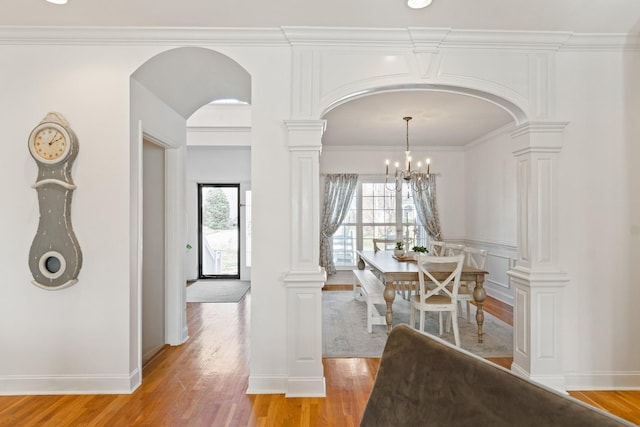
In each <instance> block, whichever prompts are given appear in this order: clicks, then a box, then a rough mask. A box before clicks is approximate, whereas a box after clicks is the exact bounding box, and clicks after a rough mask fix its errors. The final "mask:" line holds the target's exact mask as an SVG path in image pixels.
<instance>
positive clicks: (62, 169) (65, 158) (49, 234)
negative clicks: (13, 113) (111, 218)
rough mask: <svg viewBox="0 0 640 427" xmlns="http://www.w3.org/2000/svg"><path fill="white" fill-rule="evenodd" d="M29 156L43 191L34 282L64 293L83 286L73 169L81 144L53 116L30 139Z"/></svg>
mask: <svg viewBox="0 0 640 427" xmlns="http://www.w3.org/2000/svg"><path fill="white" fill-rule="evenodd" d="M29 152H30V153H31V156H32V157H33V159H34V160H35V161H36V164H37V165H38V178H37V179H36V183H35V184H33V185H32V187H33V188H35V189H36V191H37V192H38V204H39V209H40V220H39V223H38V231H37V232H36V236H35V237H34V239H33V242H32V243H31V249H30V251H29V269H30V270H31V274H32V276H33V280H32V281H31V283H33V284H34V285H36V286H38V287H40V288H43V289H51V290H53V289H63V288H66V287H69V286H71V285H73V284H75V283H77V281H78V273H79V272H80V268H81V267H82V251H81V250H80V245H79V244H78V240H77V239H76V235H75V233H74V232H73V228H72V226H71V198H72V195H73V190H75V188H76V186H75V185H74V183H73V179H72V178H71V166H72V165H73V161H74V160H75V158H76V156H77V155H78V139H77V138H76V136H75V134H74V132H73V130H71V128H70V127H69V125H68V124H67V121H66V120H65V119H64V117H62V115H61V114H59V113H55V112H52V113H48V114H47V115H46V117H45V118H44V119H42V121H41V122H40V123H39V124H38V125H37V126H36V127H35V128H34V129H33V130H32V131H31V134H30V135H29Z"/></svg>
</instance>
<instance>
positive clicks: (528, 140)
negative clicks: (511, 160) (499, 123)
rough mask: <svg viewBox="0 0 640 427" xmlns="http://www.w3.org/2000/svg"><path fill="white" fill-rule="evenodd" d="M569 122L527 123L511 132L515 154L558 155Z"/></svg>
mask: <svg viewBox="0 0 640 427" xmlns="http://www.w3.org/2000/svg"><path fill="white" fill-rule="evenodd" d="M568 124H569V122H552V121H534V122H526V123H523V124H521V125H520V126H517V127H516V128H515V129H513V130H512V131H511V138H512V140H513V154H514V155H516V156H519V155H523V154H529V153H533V152H538V153H558V152H560V150H561V149H562V133H563V132H564V129H565V128H566V127H567V125H568Z"/></svg>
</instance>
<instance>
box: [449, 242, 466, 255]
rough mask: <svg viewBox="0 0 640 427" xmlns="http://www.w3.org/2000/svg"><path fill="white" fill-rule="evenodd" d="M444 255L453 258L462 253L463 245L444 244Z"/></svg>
mask: <svg viewBox="0 0 640 427" xmlns="http://www.w3.org/2000/svg"><path fill="white" fill-rule="evenodd" d="M445 249H446V255H447V256H454V255H460V254H461V253H464V245H461V244H458V243H445Z"/></svg>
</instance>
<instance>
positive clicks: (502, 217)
mask: <svg viewBox="0 0 640 427" xmlns="http://www.w3.org/2000/svg"><path fill="white" fill-rule="evenodd" d="M511 127H512V125H508V126H505V127H504V128H501V129H499V130H497V131H495V132H492V133H491V134H490V135H486V136H485V137H484V138H482V139H481V140H478V141H475V142H473V143H471V144H469V146H468V147H467V150H466V152H465V169H466V172H467V174H466V181H465V184H464V186H465V190H464V191H465V196H464V197H465V200H466V211H465V224H466V230H467V235H466V236H465V238H464V243H465V244H467V245H469V246H473V247H476V248H479V249H485V250H487V252H488V256H487V264H486V270H487V271H488V272H489V275H488V276H487V277H486V279H485V288H486V290H487V294H488V295H491V296H492V297H494V298H497V299H499V300H500V301H503V302H506V303H508V304H511V305H513V289H512V287H511V285H510V283H509V277H508V276H507V271H508V270H509V269H510V268H511V267H512V266H513V262H514V261H515V259H516V249H517V234H516V232H517V230H516V228H517V218H516V214H517V205H516V201H517V194H516V159H515V157H514V156H513V153H512V148H511V135H510V134H509V132H508V131H509V129H510V128H511Z"/></svg>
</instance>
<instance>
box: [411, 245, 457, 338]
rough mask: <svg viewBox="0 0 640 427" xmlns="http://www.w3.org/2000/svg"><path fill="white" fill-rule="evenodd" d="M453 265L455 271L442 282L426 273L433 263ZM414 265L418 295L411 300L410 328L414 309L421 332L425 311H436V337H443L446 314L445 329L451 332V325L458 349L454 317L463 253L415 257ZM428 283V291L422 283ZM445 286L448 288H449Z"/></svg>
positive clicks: (455, 318) (414, 317)
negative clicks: (438, 328)
mask: <svg viewBox="0 0 640 427" xmlns="http://www.w3.org/2000/svg"><path fill="white" fill-rule="evenodd" d="M445 263H455V268H454V269H453V271H452V272H451V274H449V276H448V277H447V278H446V279H444V280H438V279H437V278H436V277H434V275H433V274H432V273H431V272H430V271H429V268H430V267H433V266H434V265H436V264H445ZM417 265H418V283H419V293H418V295H414V296H413V298H412V299H411V316H410V320H409V321H410V323H411V327H412V328H414V329H415V326H416V310H418V311H420V321H419V330H420V331H423V332H424V320H425V314H426V312H427V311H434V312H438V322H439V326H440V335H442V334H443V330H444V328H443V324H442V313H445V312H448V313H449V318H448V319H447V330H450V329H451V324H453V336H454V339H455V344H456V346H458V347H460V331H459V330H458V316H457V313H456V312H457V297H458V287H459V286H460V276H461V275H462V266H463V265H464V254H460V255H455V256H444V257H440V256H431V255H419V256H418V258H417ZM427 282H430V283H431V284H432V285H433V287H432V288H428V287H427V286H426V285H425V283H427ZM449 285H451V287H450V288H448V287H449Z"/></svg>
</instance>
